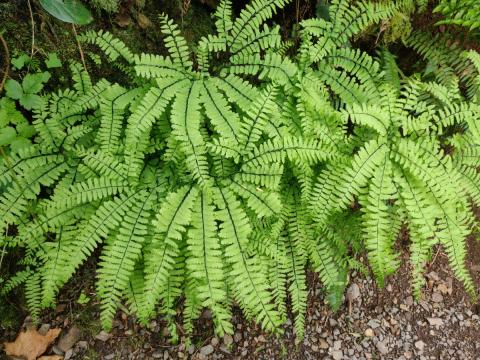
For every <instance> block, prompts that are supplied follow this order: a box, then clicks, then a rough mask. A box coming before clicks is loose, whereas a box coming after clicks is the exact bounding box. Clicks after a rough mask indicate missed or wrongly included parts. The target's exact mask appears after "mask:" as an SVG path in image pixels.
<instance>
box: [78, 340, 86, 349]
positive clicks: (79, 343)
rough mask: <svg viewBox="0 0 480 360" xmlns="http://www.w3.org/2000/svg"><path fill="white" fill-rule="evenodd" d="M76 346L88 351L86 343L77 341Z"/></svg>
mask: <svg viewBox="0 0 480 360" xmlns="http://www.w3.org/2000/svg"><path fill="white" fill-rule="evenodd" d="M77 346H78V347H79V348H81V349H88V342H86V341H79V342H78V343H77Z"/></svg>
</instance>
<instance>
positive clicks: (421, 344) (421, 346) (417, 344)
mask: <svg viewBox="0 0 480 360" xmlns="http://www.w3.org/2000/svg"><path fill="white" fill-rule="evenodd" d="M415 347H416V348H417V349H418V350H420V351H423V349H424V348H425V343H424V342H423V341H422V340H418V341H415Z"/></svg>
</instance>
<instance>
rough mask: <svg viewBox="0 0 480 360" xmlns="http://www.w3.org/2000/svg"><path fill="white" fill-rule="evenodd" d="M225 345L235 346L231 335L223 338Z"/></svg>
mask: <svg viewBox="0 0 480 360" xmlns="http://www.w3.org/2000/svg"><path fill="white" fill-rule="evenodd" d="M223 343H224V344H225V345H232V344H233V338H232V336H231V335H228V334H225V335H224V336H223Z"/></svg>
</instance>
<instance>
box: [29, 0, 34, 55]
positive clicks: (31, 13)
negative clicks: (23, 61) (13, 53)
mask: <svg viewBox="0 0 480 360" xmlns="http://www.w3.org/2000/svg"><path fill="white" fill-rule="evenodd" d="M27 4H28V11H30V22H31V24H32V50H31V51H30V58H33V50H34V48H35V20H33V11H32V5H31V4H30V0H27Z"/></svg>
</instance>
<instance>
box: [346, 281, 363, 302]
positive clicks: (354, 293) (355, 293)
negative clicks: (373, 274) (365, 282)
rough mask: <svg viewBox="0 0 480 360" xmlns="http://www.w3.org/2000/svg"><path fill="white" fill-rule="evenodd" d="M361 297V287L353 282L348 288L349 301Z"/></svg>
mask: <svg viewBox="0 0 480 360" xmlns="http://www.w3.org/2000/svg"><path fill="white" fill-rule="evenodd" d="M359 297H360V288H359V287H358V285H357V284H355V283H354V284H352V285H350V287H349V288H348V290H347V299H348V301H354V300H356V299H358V298H359Z"/></svg>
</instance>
